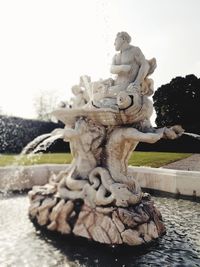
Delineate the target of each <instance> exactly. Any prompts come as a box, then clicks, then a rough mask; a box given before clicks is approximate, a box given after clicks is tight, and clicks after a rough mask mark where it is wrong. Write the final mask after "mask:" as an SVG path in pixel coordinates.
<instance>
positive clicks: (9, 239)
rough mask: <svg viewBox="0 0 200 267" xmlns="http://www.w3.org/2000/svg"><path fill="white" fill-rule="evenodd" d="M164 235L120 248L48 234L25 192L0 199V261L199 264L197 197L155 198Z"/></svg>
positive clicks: (9, 266) (43, 265) (91, 266)
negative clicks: (36, 222) (31, 215)
mask: <svg viewBox="0 0 200 267" xmlns="http://www.w3.org/2000/svg"><path fill="white" fill-rule="evenodd" d="M155 202H156V205H157V206H158V207H159V208H160V210H161V212H162V214H163V217H164V220H165V224H166V227H167V235H165V236H164V237H162V238H161V239H160V240H159V241H157V242H155V243H154V244H152V245H151V246H148V247H146V248H144V247H142V248H138V249H135V248H132V247H126V248H121V249H119V248H118V249H116V248H109V247H104V246H100V245H95V246H94V244H93V243H92V244H91V243H89V244H88V242H83V240H77V239H70V238H68V239H67V242H66V241H65V242H64V241H63V240H60V242H59V243H58V240H56V239H53V240H52V239H49V237H47V236H45V237H44V236H43V235H42V234H41V233H40V232H39V231H36V229H35V228H34V226H33V225H32V223H31V222H30V221H29V219H28V216H27V210H28V205H29V203H28V199H27V197H26V196H17V197H16V196H15V197H11V198H1V200H0V266H1V267H4V266H5V267H14V266H19V267H23V266H28V267H29V266H30V267H31V266H33V267H35V266H40V267H53V266H56V267H58V266H63V267H67V266H73V267H75V266H88V267H95V266H98V267H107V266H109V267H111V266H124V267H127V266H137V267H138V266H142V267H145V266H153V267H154V266H170V267H171V266H181V267H182V266H187V267H188V266H200V227H199V221H200V203H194V202H190V201H186V200H175V199H167V198H159V197H156V198H155Z"/></svg>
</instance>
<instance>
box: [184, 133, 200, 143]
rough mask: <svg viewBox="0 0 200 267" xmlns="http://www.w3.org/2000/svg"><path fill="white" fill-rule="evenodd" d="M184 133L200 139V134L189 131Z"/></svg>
mask: <svg viewBox="0 0 200 267" xmlns="http://www.w3.org/2000/svg"><path fill="white" fill-rule="evenodd" d="M183 134H185V135H188V136H191V137H193V138H195V139H197V140H199V141H200V135H199V134H194V133H187V132H184V133H183Z"/></svg>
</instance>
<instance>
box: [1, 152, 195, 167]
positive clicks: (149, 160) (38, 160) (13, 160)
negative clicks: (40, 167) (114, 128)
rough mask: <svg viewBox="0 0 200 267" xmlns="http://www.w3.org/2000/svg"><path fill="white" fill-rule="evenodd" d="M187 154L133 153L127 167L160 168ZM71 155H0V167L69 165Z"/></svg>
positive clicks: (187, 155) (185, 156)
mask: <svg viewBox="0 0 200 267" xmlns="http://www.w3.org/2000/svg"><path fill="white" fill-rule="evenodd" d="M190 155H192V154H189V153H166V152H137V151H136V152H134V153H133V154H132V156H131V158H130V160H129V165H134V166H150V167H156V168H158V167H161V166H163V165H165V164H168V163H171V162H174V161H177V160H180V159H183V158H187V157H189V156H190ZM71 160H72V156H71V154H65V153H52V154H36V155H27V156H20V155H0V166H8V165H33V164H44V163H58V164H63V163H70V162H71Z"/></svg>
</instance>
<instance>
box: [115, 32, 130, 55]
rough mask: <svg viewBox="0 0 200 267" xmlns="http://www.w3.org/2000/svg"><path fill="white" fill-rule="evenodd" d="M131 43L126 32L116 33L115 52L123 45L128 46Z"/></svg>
mask: <svg viewBox="0 0 200 267" xmlns="http://www.w3.org/2000/svg"><path fill="white" fill-rule="evenodd" d="M130 42H131V36H130V35H129V34H128V33H127V32H118V33H117V36H116V39H115V43H114V45H115V50H116V51H120V50H121V48H122V46H123V44H124V43H127V44H129V43H130Z"/></svg>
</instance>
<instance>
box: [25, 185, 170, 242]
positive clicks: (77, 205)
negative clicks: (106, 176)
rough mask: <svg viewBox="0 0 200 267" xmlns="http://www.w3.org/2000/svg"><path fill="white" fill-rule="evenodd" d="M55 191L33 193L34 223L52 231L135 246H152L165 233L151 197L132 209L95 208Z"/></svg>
mask: <svg viewBox="0 0 200 267" xmlns="http://www.w3.org/2000/svg"><path fill="white" fill-rule="evenodd" d="M54 190H55V189H53V187H52V189H51V188H49V187H48V189H47V190H45V187H42V188H40V190H35V191H34V190H33V191H31V192H30V193H29V197H30V202H31V204H30V207H29V216H30V219H31V220H33V221H34V222H35V223H36V224H38V225H39V226H43V227H45V228H46V229H48V230H50V231H56V232H59V233H61V234H64V235H69V234H74V235H75V236H78V237H84V238H87V239H89V240H93V241H96V242H100V243H104V244H111V245H118V244H128V245H131V246H137V245H142V244H145V243H149V242H151V241H153V240H155V239H157V238H158V237H159V236H161V235H163V234H164V233H165V226H164V224H163V222H162V216H161V214H160V212H159V211H158V210H157V209H156V207H155V206H154V203H153V201H152V200H151V199H150V196H149V195H148V196H147V195H146V194H144V197H143V198H142V200H141V202H140V203H139V204H137V205H134V206H129V207H128V208H123V207H114V206H109V207H108V206H107V207H98V206H96V207H91V206H88V205H87V204H86V203H84V201H83V200H80V199H76V200H64V199H61V198H59V197H57V196H56V193H55V192H53V191H54ZM36 192H37V193H36Z"/></svg>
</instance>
